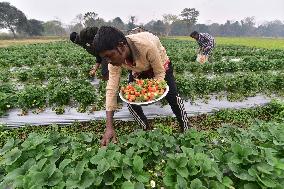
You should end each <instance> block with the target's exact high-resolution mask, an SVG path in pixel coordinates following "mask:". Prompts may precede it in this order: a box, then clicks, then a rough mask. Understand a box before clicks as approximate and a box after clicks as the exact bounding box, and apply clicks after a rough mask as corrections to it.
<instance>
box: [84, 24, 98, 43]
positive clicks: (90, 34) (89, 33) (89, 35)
mask: <svg viewBox="0 0 284 189" xmlns="http://www.w3.org/2000/svg"><path fill="white" fill-rule="evenodd" d="M98 29H99V28H97V27H86V28H84V29H83V30H82V31H80V42H81V43H83V44H86V43H89V44H90V45H91V44H92V42H93V40H94V37H95V35H96V34H97V32H98Z"/></svg>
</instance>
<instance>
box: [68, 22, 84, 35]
mask: <svg viewBox="0 0 284 189" xmlns="http://www.w3.org/2000/svg"><path fill="white" fill-rule="evenodd" d="M82 29H84V26H83V25H82V24H81V23H77V24H75V25H69V26H68V30H69V32H77V33H79V32H80V31H81V30H82Z"/></svg>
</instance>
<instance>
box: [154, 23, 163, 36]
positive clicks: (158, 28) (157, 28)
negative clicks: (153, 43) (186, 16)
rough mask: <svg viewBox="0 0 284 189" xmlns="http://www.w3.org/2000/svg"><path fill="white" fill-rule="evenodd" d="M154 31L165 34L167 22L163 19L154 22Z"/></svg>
mask: <svg viewBox="0 0 284 189" xmlns="http://www.w3.org/2000/svg"><path fill="white" fill-rule="evenodd" d="M153 32H155V33H157V34H158V35H162V34H164V33H165V24H164V23H163V22H162V21H161V20H158V21H157V22H154V24H153Z"/></svg>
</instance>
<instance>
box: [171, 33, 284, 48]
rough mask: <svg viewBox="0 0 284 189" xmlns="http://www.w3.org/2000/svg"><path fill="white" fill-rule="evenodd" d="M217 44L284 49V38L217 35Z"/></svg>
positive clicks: (184, 37) (187, 38)
mask: <svg viewBox="0 0 284 189" xmlns="http://www.w3.org/2000/svg"><path fill="white" fill-rule="evenodd" d="M169 38H173V39H181V40H192V38H190V37H188V36H181V37H179V36H177V37H169ZM216 42H217V44H226V45H245V46H250V47H260V48H268V49H284V39H283V38H279V39H277V38H256V37H216Z"/></svg>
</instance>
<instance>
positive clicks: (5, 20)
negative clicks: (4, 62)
mask: <svg viewBox="0 0 284 189" xmlns="http://www.w3.org/2000/svg"><path fill="white" fill-rule="evenodd" d="M198 16H199V11H198V10H196V9H195V8H185V9H183V10H182V11H181V13H180V14H179V15H174V14H164V15H163V18H162V19H161V20H151V21H150V22H148V23H146V24H142V25H138V24H137V23H138V20H137V17H136V16H130V17H129V20H128V22H126V23H124V22H123V21H122V19H121V18H120V17H116V18H114V19H112V20H109V21H106V20H105V19H103V18H101V17H99V15H98V14H97V13H95V12H87V13H84V14H79V15H77V16H76V18H75V19H74V20H73V22H72V24H70V25H67V26H66V25H64V24H63V23H62V22H61V21H59V20H51V21H47V22H43V21H40V20H36V19H27V17H26V16H25V14H24V13H23V12H22V11H20V10H19V9H17V8H16V7H15V6H13V5H11V4H10V3H8V2H0V29H8V30H9V31H10V32H11V33H12V34H13V37H14V38H15V37H17V36H42V35H47V36H66V35H68V33H70V32H71V31H77V32H78V31H80V30H82V29H83V28H84V27H88V26H96V27H100V26H102V25H111V26H114V27H116V28H118V29H120V30H122V31H125V32H126V31H128V30H131V29H133V28H135V27H138V26H139V27H143V28H145V29H146V30H149V31H151V32H153V33H156V34H158V35H164V36H187V35H189V34H190V33H191V32H192V31H194V30H196V31H199V32H207V33H210V34H212V35H213V36H237V37H239V36H259V37H284V22H283V21H280V20H274V21H270V22H264V23H263V24H261V25H258V26H256V22H255V18H254V17H246V18H244V19H242V20H240V21H231V20H227V22H226V23H224V24H219V23H211V24H199V23H198V22H197V21H198Z"/></svg>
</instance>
